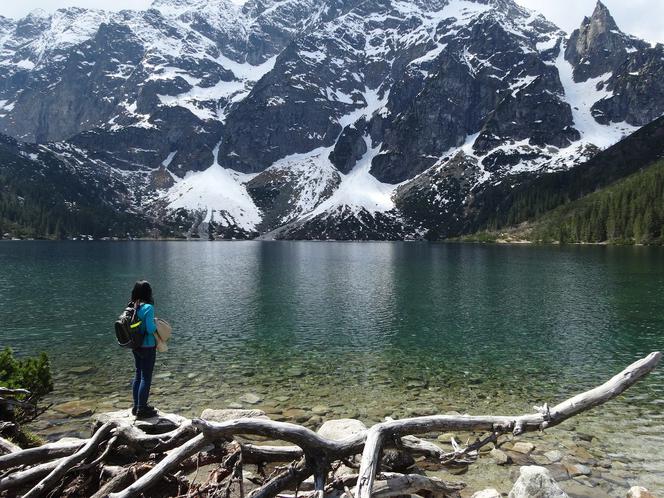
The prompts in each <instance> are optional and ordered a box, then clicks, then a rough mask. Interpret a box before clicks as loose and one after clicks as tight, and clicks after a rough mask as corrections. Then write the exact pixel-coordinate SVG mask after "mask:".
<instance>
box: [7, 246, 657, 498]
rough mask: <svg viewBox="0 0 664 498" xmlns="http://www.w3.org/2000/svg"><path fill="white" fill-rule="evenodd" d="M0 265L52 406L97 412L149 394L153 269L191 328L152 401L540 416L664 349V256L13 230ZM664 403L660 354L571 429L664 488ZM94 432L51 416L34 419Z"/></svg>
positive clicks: (13, 341) (187, 410)
mask: <svg viewBox="0 0 664 498" xmlns="http://www.w3.org/2000/svg"><path fill="white" fill-rule="evenodd" d="M0 268H2V271H1V272H0V323H1V324H2V332H1V335H0V346H3V347H4V346H6V345H9V346H11V347H12V348H13V349H14V350H15V351H16V352H17V353H18V354H20V355H27V354H35V353H38V352H40V351H46V352H47V353H48V354H49V356H50V358H51V359H52V364H53V369H54V376H55V381H56V388H55V392H54V393H53V395H52V396H51V401H52V402H54V403H56V404H59V403H62V402H65V401H69V400H76V399H81V400H84V401H86V402H88V403H90V404H91V405H93V406H94V409H96V410H110V409H118V408H126V407H128V406H130V404H131V403H130V391H129V381H130V379H131V376H132V371H131V364H132V359H131V354H130V353H129V352H128V351H126V350H123V349H121V348H119V347H118V346H117V345H116V344H115V338H114V333H113V322H114V321H115V319H116V318H117V315H118V314H119V313H120V311H121V310H122V308H123V306H124V304H125V303H126V302H127V301H128V297H129V294H130V291H131V287H132V286H133V283H134V281H135V280H137V279H139V278H145V279H148V280H149V281H150V282H151V283H152V285H153V288H154V293H155V302H156V303H155V304H156V310H157V316H160V317H163V318H165V319H167V320H168V321H170V322H171V324H172V325H173V328H174V336H173V340H172V341H171V343H170V351H169V352H168V353H165V354H161V355H159V357H158V360H157V366H156V371H155V374H156V379H155V382H154V390H153V396H152V398H151V401H152V402H154V403H155V404H156V405H157V406H158V407H159V408H162V409H166V410H174V411H177V412H180V413H183V414H185V415H197V414H200V411H201V410H202V409H203V408H205V407H213V408H224V407H228V406H240V405H243V406H249V404H248V403H246V402H243V401H242V398H243V396H244V395H246V394H248V393H252V394H256V395H257V396H258V397H259V398H261V400H262V401H260V402H259V403H257V404H256V405H251V406H256V407H258V408H262V409H265V410H266V411H268V412H270V413H274V415H275V417H277V416H279V414H281V417H282V418H288V419H299V420H300V421H303V420H305V419H306V420H308V422H307V423H308V424H309V425H312V426H315V425H316V423H317V422H318V421H319V420H320V416H318V415H316V414H315V413H313V412H312V409H313V407H316V408H317V410H315V411H316V413H319V415H322V418H323V419H328V418H338V417H348V416H352V417H359V418H361V419H362V420H364V421H366V422H374V421H378V420H380V419H382V418H383V417H384V416H393V417H404V416H408V415H420V414H430V413H444V412H447V411H458V412H462V413H464V412H468V413H471V414H477V415H480V414H512V413H529V412H532V406H533V405H535V404H542V403H543V402H548V403H549V404H555V403H556V402H558V401H562V400H563V399H565V398H567V397H569V396H571V395H573V394H575V393H577V392H579V391H581V390H585V389H587V388H590V387H593V386H595V385H597V384H600V383H602V382H604V381H605V380H607V379H608V378H609V377H611V376H612V375H613V374H615V373H617V372H618V371H620V370H622V369H623V368H625V367H626V366H627V365H629V364H630V363H631V362H633V361H635V360H636V359H638V358H640V357H643V356H645V355H647V354H648V353H649V352H651V351H655V350H663V349H664V305H663V296H664V250H662V249H661V248H647V247H598V246H587V247H583V246H569V247H555V246H502V245H496V246H491V245H487V246H482V245H465V244H426V243H333V242H326V243H320V242H259V241H252V242H149V241H136V242H39V241H34V242H32V241H21V242H12V241H3V242H0ZM78 367H82V368H78ZM80 371H83V372H84V373H80ZM77 372H78V373H77ZM663 411H664V366H660V368H659V369H658V370H656V371H655V372H654V373H653V374H651V375H650V376H649V377H648V378H647V379H646V380H645V381H643V382H642V383H641V384H639V385H637V386H635V387H633V388H632V389H630V390H629V391H628V392H627V393H626V394H625V395H624V396H621V397H620V398H618V399H617V400H614V401H612V402H610V403H609V404H607V405H605V406H603V407H600V408H598V409H596V410H595V411H593V412H591V413H590V414H587V415H583V416H581V417H578V419H575V420H574V422H568V423H567V424H569V425H570V427H569V428H568V430H567V432H572V431H571V430H570V429H574V430H576V431H583V432H587V433H590V434H592V435H594V436H595V439H594V440H593V441H594V443H593V444H594V445H599V447H601V449H602V451H603V452H604V454H606V455H609V456H610V457H611V456H612V455H613V456H614V457H615V459H617V460H624V462H623V464H624V466H625V467H624V468H623V467H622V466H618V467H619V468H622V470H623V474H624V475H623V476H622V477H621V478H622V479H625V480H627V481H629V482H634V483H637V482H638V483H643V484H644V485H646V486H648V487H650V490H651V491H653V492H657V491H659V492H664V436H663V434H664V414H663ZM316 417H318V418H316ZM83 426H84V422H83V421H82V419H71V418H68V417H66V416H64V415H63V414H61V413H59V412H57V411H55V410H50V411H49V412H48V413H47V414H46V415H45V417H44V420H42V421H40V422H39V423H38V424H36V426H35V427H36V429H37V430H38V431H39V432H41V433H43V434H44V435H46V436H47V437H50V438H54V437H57V436H59V435H62V434H66V433H70V432H72V431H73V432H76V431H79V432H80V431H82V430H83V429H81V428H82V427H83ZM86 430H87V428H86ZM555 431H558V432H555ZM553 434H554V435H556V434H558V435H559V437H560V439H561V440H566V439H565V438H568V439H569V438H571V436H570V435H569V434H567V433H565V430H564V428H563V429H555V430H554V431H553ZM526 437H529V436H526ZM570 440H572V439H570ZM614 470H615V466H614ZM612 472H613V470H612Z"/></svg>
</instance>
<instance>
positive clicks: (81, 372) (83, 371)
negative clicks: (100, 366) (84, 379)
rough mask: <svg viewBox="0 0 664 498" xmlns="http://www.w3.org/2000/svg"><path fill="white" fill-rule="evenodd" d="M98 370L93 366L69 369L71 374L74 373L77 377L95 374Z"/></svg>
mask: <svg viewBox="0 0 664 498" xmlns="http://www.w3.org/2000/svg"><path fill="white" fill-rule="evenodd" d="M96 370H97V369H96V368H95V367H93V366H90V365H87V366H81V367H73V368H70V369H69V373H73V374H76V375H85V374H89V373H93V372H94V371H96Z"/></svg>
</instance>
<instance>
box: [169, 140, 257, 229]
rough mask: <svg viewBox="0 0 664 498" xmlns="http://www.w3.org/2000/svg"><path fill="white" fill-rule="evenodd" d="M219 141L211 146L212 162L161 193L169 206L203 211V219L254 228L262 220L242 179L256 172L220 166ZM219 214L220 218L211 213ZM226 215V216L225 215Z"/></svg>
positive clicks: (250, 177) (245, 180)
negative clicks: (247, 172)
mask: <svg viewBox="0 0 664 498" xmlns="http://www.w3.org/2000/svg"><path fill="white" fill-rule="evenodd" d="M218 155H219V145H217V147H216V148H215V149H214V162H213V164H212V166H210V167H209V168H208V169H206V170H205V171H198V172H191V171H190V172H188V173H187V174H186V176H185V177H184V178H183V179H181V180H180V181H178V182H177V183H176V184H175V185H173V186H172V187H171V188H170V189H169V190H168V191H167V192H166V193H165V195H164V196H163V198H164V199H165V200H166V201H167V202H168V206H167V207H168V209H170V210H176V209H180V208H183V209H186V210H188V211H205V219H204V220H203V221H204V222H208V223H209V222H210V221H211V220H214V221H218V222H219V223H221V224H222V225H224V226H228V225H229V224H230V221H229V220H228V218H231V220H232V222H233V223H234V224H235V225H237V226H238V227H239V228H242V229H244V230H248V231H251V230H254V229H255V227H256V225H257V224H258V223H260V221H261V212H260V210H259V209H258V207H257V206H256V204H254V201H253V200H252V198H251V196H250V195H249V193H248V192H247V189H246V187H245V185H244V184H245V183H246V182H248V181H249V180H251V179H252V178H253V177H254V176H256V175H249V174H245V173H239V172H237V171H233V170H231V169H227V168H222V167H221V166H220V165H219V161H218ZM215 213H217V214H219V215H220V216H219V218H216V217H214V214H215ZM224 215H226V216H224Z"/></svg>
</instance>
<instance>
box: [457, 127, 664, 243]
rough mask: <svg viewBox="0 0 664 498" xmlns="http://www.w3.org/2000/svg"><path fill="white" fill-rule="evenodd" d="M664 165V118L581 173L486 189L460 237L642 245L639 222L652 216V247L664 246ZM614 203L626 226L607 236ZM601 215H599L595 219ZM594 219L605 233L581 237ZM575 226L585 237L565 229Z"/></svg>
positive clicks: (526, 177) (519, 180)
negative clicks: (654, 244)
mask: <svg viewBox="0 0 664 498" xmlns="http://www.w3.org/2000/svg"><path fill="white" fill-rule="evenodd" d="M663 159H664V117H661V118H658V119H656V120H655V121H653V122H652V123H650V124H648V125H646V126H644V127H643V128H641V129H640V130H638V131H637V132H635V133H633V134H632V135H630V136H629V137H627V138H625V139H624V140H622V141H620V142H618V143H617V144H615V145H613V146H611V147H609V148H608V149H606V150H604V151H602V152H600V153H598V154H597V155H595V156H594V157H593V158H592V159H590V160H588V161H587V162H585V163H583V164H581V165H579V166H576V167H575V168H572V169H569V170H566V171H559V172H555V173H551V174H547V175H533V174H526V175H521V176H520V177H517V178H515V181H514V182H513V183H503V184H498V185H495V186H494V187H493V188H487V189H485V190H484V191H483V192H482V193H481V195H478V197H476V198H475V199H474V200H473V203H472V204H471V205H470V206H469V209H468V212H467V214H466V217H465V219H464V220H465V222H466V225H464V226H463V228H462V229H461V230H459V231H458V233H457V234H455V235H460V234H464V233H477V232H479V233H481V234H482V235H481V237H482V238H484V239H496V238H500V237H501V235H500V234H501V233H508V234H510V235H509V236H510V237H511V238H514V237H521V238H526V239H532V240H559V239H558V238H556V237H559V238H560V237H562V239H563V241H570V242H604V241H607V240H611V241H620V242H624V241H628V240H636V241H640V242H644V241H645V240H641V239H642V237H641V236H639V237H635V235H634V233H635V232H634V230H633V227H634V226H635V225H638V224H639V222H640V219H637V218H639V217H641V218H643V215H644V213H647V212H648V211H650V212H652V213H654V214H653V215H652V216H651V219H652V224H651V225H649V228H648V241H650V242H654V241H659V240H660V231H661V230H662V229H664V217H659V216H658V215H657V213H659V212H660V211H661V207H660V206H662V205H664V204H662V197H661V195H660V192H659V191H658V189H659V188H660V187H661V185H659V186H658V182H659V181H660V180H661V172H662V160H663ZM649 181H651V182H652V183H650V184H648V182H649ZM646 184H647V185H646ZM616 186H617V187H616ZM613 202H615V203H616V205H614V206H613V207H612V208H611V209H612V210H613V211H614V212H615V213H616V215H617V214H618V213H619V214H620V216H621V217H622V219H623V222H622V228H621V229H620V230H618V231H616V230H615V229H611V230H606V224H607V220H608V214H609V209H608V206H609V204H611V203H613ZM595 208H597V209H598V212H597V213H594V214H593V210H594V209H595ZM600 208H601V209H600ZM591 218H592V219H593V224H601V225H602V226H604V227H605V228H604V229H603V230H604V231H602V230H599V229H596V230H591V231H588V230H581V228H582V227H583V226H585V227H588V226H590V222H591ZM570 219H574V220H575V222H574V223H575V227H578V228H579V232H577V231H576V230H571V228H570V227H569V226H567V225H566V223H567V222H568V221H569V220H570ZM614 228H615V226H614ZM572 232H574V233H572ZM637 232H638V230H637ZM591 233H592V236H591V235H590V234H591ZM602 233H603V234H604V235H601V234H602ZM561 234H562V235H561ZM645 234H646V232H644V231H641V235H642V236H644V235H645ZM473 238H477V236H473ZM637 239H638V240H637ZM661 241H663V242H664V239H661Z"/></svg>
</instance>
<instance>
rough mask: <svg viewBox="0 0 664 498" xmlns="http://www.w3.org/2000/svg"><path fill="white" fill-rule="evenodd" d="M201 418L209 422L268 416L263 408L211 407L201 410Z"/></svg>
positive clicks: (266, 417)
mask: <svg viewBox="0 0 664 498" xmlns="http://www.w3.org/2000/svg"><path fill="white" fill-rule="evenodd" d="M201 418H202V419H203V420H208V421H209V422H228V421H229V420H236V419H238V418H260V419H268V418H269V417H268V416H267V415H265V412H264V411H263V410H242V409H226V410H214V409H212V408H206V409H205V410H203V413H201Z"/></svg>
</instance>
